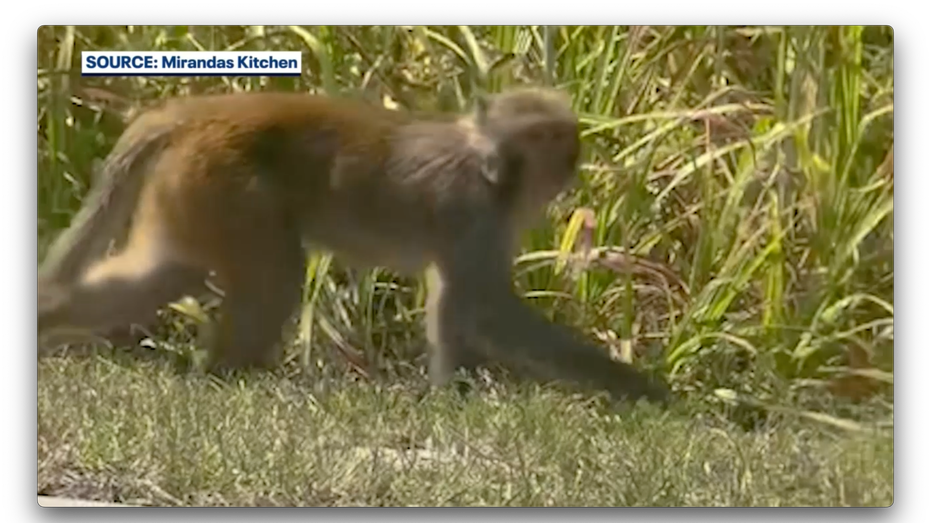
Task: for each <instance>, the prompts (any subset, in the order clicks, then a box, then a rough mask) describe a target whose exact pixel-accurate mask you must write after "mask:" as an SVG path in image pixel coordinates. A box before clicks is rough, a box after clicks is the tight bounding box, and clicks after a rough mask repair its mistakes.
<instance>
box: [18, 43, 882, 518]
mask: <svg viewBox="0 0 931 523" xmlns="http://www.w3.org/2000/svg"><path fill="white" fill-rule="evenodd" d="M91 49H108V50H166V51H182V50H300V51H303V52H304V55H303V56H304V60H303V67H304V69H305V73H304V74H303V75H302V76H301V77H300V78H245V77H243V78H241V77H236V78H211V77H203V78H154V77H153V78H149V77H121V78H91V77H86V78H84V77H81V76H80V51H82V50H91ZM523 83H553V84H556V85H558V86H561V87H563V88H565V89H566V90H567V91H569V92H570V93H572V95H573V100H574V103H575V107H576V109H577V111H578V112H579V114H580V115H581V116H582V120H583V124H584V130H583V133H584V138H585V145H586V157H585V162H584V165H583V168H582V172H581V176H582V180H581V182H580V184H579V185H578V187H577V188H576V190H574V191H572V192H570V193H567V194H566V195H565V196H564V197H563V198H562V199H561V200H560V201H559V202H557V203H556V204H555V205H554V206H553V208H552V209H551V213H550V215H549V217H548V219H547V220H546V221H545V222H544V223H541V225H540V227H539V228H537V229H536V230H534V231H533V232H532V233H531V234H529V235H528V237H527V238H526V240H525V242H524V245H523V246H524V250H523V253H522V255H521V256H520V257H519V258H518V259H517V260H516V261H515V273H516V275H517V286H518V289H519V290H520V291H521V292H522V293H523V294H524V295H525V297H526V299H528V300H531V301H532V302H534V303H535V306H537V307H539V308H540V309H541V310H545V311H548V314H550V315H551V317H552V318H553V319H555V320H556V321H559V322H563V323H566V324H570V325H574V326H578V327H580V328H582V329H584V330H585V331H586V332H587V333H589V334H590V335H591V336H592V337H595V338H597V339H601V340H602V341H603V342H604V343H605V344H606V345H607V346H609V348H610V349H611V350H612V351H614V352H615V353H616V354H617V355H618V357H622V358H628V359H632V360H633V361H634V362H635V364H636V365H638V366H640V367H644V368H648V369H650V370H651V371H653V372H657V373H662V374H663V375H664V376H666V377H667V379H668V380H669V381H670V382H671V383H672V385H673V387H674V388H675V390H676V391H677V394H678V395H679V396H680V398H682V402H681V403H680V404H678V405H677V406H676V407H674V408H673V409H672V410H671V411H670V412H667V413H662V414H661V413H660V412H659V411H656V410H653V409H650V408H645V407H638V408H635V409H631V410H630V411H629V412H625V413H623V414H622V415H620V416H618V415H617V414H616V413H615V414H605V413H604V412H603V410H602V409H601V408H600V404H599V403H598V402H595V403H592V402H586V400H585V399H584V398H581V397H573V396H569V395H565V394H560V393H558V392H556V391H553V390H550V389H548V388H546V387H543V388H540V387H532V386H529V385H523V384H522V385H515V386H512V385H511V384H508V385H505V384H501V383H494V382H492V383H489V382H481V383H476V385H477V393H476V394H474V395H468V396H467V397H466V398H459V397H456V396H455V395H453V394H452V393H450V392H449V391H430V392H426V391H425V390H423V387H424V381H425V380H424V378H423V376H422V372H423V371H422V369H421V368H420V366H421V364H422V361H421V359H420V353H421V352H422V348H423V344H424V340H423V335H422V328H421V321H422V304H423V303H422V302H423V297H424V295H423V285H422V282H421V281H420V280H417V279H403V278H399V277H397V276H396V275H393V274H390V273H387V272H385V271H383V270H373V271H358V270H352V269H350V268H347V267H345V266H343V265H342V264H340V261H339V260H338V259H331V258H330V257H329V256H327V255H314V257H313V258H312V263H311V264H310V266H309V270H308V273H307V283H308V285H307V287H306V292H305V301H304V307H303V310H302V314H301V317H300V322H299V328H298V329H296V332H295V334H296V335H295V336H294V341H293V343H291V345H290V347H289V350H288V362H287V364H286V365H285V366H284V368H283V369H282V371H281V372H279V373H275V374H274V375H270V376H265V377H254V376H250V377H244V378H243V379H242V380H239V381H236V382H235V383H219V382H215V381H213V380H211V379H209V378H207V377H204V376H202V375H199V374H197V373H196V372H193V373H192V372H181V373H178V372H171V371H170V369H171V368H172V366H171V364H169V363H166V362H165V361H164V360H165V359H164V356H165V355H173V358H172V363H175V364H177V363H180V364H182V366H187V365H189V364H190V363H196V361H197V360H198V358H199V354H200V351H199V348H198V347H199V344H198V340H197V338H196V336H195V335H194V334H193V332H194V330H193V329H192V328H191V327H192V325H193V324H196V323H198V322H199V321H202V320H203V318H204V316H205V315H206V314H210V313H211V312H212V307H213V304H210V303H201V304H198V303H193V302H191V301H185V302H180V303H178V304H176V305H175V306H174V307H173V310H172V311H170V312H168V313H166V314H165V316H164V320H165V321H164V322H163V325H162V327H161V329H160V331H159V332H157V333H155V334H156V335H153V336H152V337H151V339H147V340H145V341H144V343H142V344H141V345H142V346H143V348H138V347H137V348H136V349H134V350H135V352H136V353H139V352H140V351H142V352H146V351H148V352H152V353H155V354H156V355H158V357H159V358H160V359H156V360H155V361H154V362H153V361H150V360H149V359H148V358H141V357H139V356H140V354H135V355H134V356H133V357H131V358H130V357H127V355H126V354H123V352H124V350H122V349H121V350H110V351H107V350H103V349H101V350H98V351H97V352H96V354H97V356H96V357H94V358H90V359H88V358H82V357H80V356H79V355H76V354H75V353H74V352H73V351H72V352H70V353H67V354H64V355H62V356H59V357H55V358H47V359H43V360H42V361H40V365H39V433H38V438H39V490H40V492H41V491H47V492H50V493H54V492H76V493H78V494H80V493H81V492H84V491H81V490H80V488H78V487H75V485H85V484H93V485H97V486H96V487H94V489H91V491H87V492H85V494H86V495H88V496H104V497H107V496H111V497H115V498H118V499H121V500H126V499H136V500H141V501H144V502H147V503H155V504H276V505H277V504H285V505H290V504H324V505H334V504H338V505H347V504H349V505H355V504H376V505H408V504H414V505H435V504H454V505H458V504H467V505H471V504H494V505H497V504H516V505H528V504H529V505H618V504H620V505H798V504H801V505H889V504H891V502H892V434H891V427H892V405H893V395H892V383H893V361H894V359H893V303H894V298H893V252H894V249H893V212H892V211H893V185H894V176H893V152H892V151H893V36H892V29H891V28H889V27H850V26H846V27H787V28H783V27H723V26H720V27H719V26H712V27H704V26H701V27H686V26H677V27H550V28H543V27H534V26H516V27H393V26H392V27H387V26H381V27H267V26H259V27H254V26H253V27H164V26H158V27H154V26H133V27H126V26H120V27H90V26H85V27H63V26H59V27H51V26H47V27H43V28H41V29H40V31H39V64H38V100H39V104H38V107H39V110H38V115H37V117H38V119H37V124H38V134H39V148H38V151H37V152H38V192H39V205H38V207H39V216H38V218H39V225H38V236H39V239H40V241H39V245H40V248H39V250H40V252H39V255H40V258H41V256H42V254H43V252H42V251H43V250H44V246H45V245H47V242H48V241H49V240H50V238H51V237H52V235H53V234H54V233H55V232H56V231H58V230H60V229H61V228H62V227H64V226H66V225H67V223H68V222H69V220H70V217H71V216H72V215H73V213H74V212H75V210H76V209H77V207H78V206H79V204H80V199H81V197H82V196H83V195H84V193H85V192H86V191H87V189H88V186H89V183H90V181H91V179H92V176H93V172H94V165H95V163H96V162H97V161H98V160H99V159H101V158H103V157H104V156H105V155H106V154H107V153H108V152H109V150H110V148H111V146H112V145H113V143H114V141H115V140H116V138H117V137H118V136H119V134H120V132H121V130H122V129H123V127H124V126H125V120H126V119H127V118H130V117H131V116H132V115H133V114H135V113H136V112H138V110H140V109H141V108H144V107H145V105H146V104H149V103H152V102H154V101H157V100H159V99H162V98H166V97H170V96H184V95H187V94H192V93H205V92H229V91H238V90H260V89H277V90H289V91H304V92H326V93H331V94H340V95H348V96H357V97H362V98H367V99H370V100H372V101H373V102H375V103H384V104H386V105H388V106H391V107H395V106H398V107H400V108H409V109H416V110H444V111H454V110H461V109H463V108H465V107H467V106H468V105H469V104H470V102H471V100H472V99H473V98H474V96H475V95H476V94H479V93H482V92H495V91H499V90H501V89H504V88H507V87H508V86H510V85H515V84H523ZM152 349H155V350H152ZM175 367H177V365H175ZM747 431H749V432H747ZM660 435H661V436H660ZM360 449H361V450H360ZM425 449H426V450H425ZM633 449H636V450H633ZM402 450H403V452H402ZM414 450H417V451H418V452H420V451H423V452H426V453H427V455H428V457H426V458H423V459H421V460H419V461H418V460H414V458H413V457H412V456H415V454H412V452H414ZM428 450H429V452H427V451H428ZM382 451H384V455H380V454H378V453H379V452H382ZM360 452H361V454H360ZM373 453H374V454H373ZM399 453H400V454H399ZM417 455H419V454H417ZM450 456H453V457H452V458H451V457H450ZM447 458H448V459H447ZM412 460H414V461H412ZM415 461H416V463H415ZM423 463H426V465H423ZM76 478H77V479H76ZM80 478H84V479H80ZM87 478H91V479H87ZM709 480H710V481H709ZM100 485H111V486H113V485H119V488H117V487H116V486H113V487H112V488H110V487H108V488H110V489H109V490H107V489H103V490H101V487H100ZM95 489H96V490H95ZM88 492H89V493H88Z"/></svg>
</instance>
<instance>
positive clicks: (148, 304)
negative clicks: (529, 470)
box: [38, 89, 666, 399]
mask: <svg viewBox="0 0 931 523" xmlns="http://www.w3.org/2000/svg"><path fill="white" fill-rule="evenodd" d="M578 160H579V130H578V120H577V117H576V115H575V114H574V113H573V111H572V109H571V107H570V104H569V100H568V98H567V97H566V96H564V95H563V94H561V93H559V92H558V91H555V90H547V89H521V90H514V91H510V92H506V93H504V94H499V95H494V96H491V97H489V98H488V99H487V100H483V101H482V102H480V103H478V104H477V107H476V109H475V110H474V111H473V112H472V113H471V114H469V115H465V116H460V117H456V118H448V117H437V118H424V117H417V116H414V115H411V114H408V113H405V112H399V111H392V110H388V109H385V108H381V107H376V106H371V105H368V104H363V103H360V102H353V101H350V100H345V99H340V98H331V97H321V96H309V95H305V94H285V93H251V94H230V95H218V96H204V97H190V98H183V99H176V100H171V101H169V102H167V103H166V104H164V105H163V106H161V107H159V108H156V109H152V110H149V111H148V112H145V113H143V114H142V115H140V116H139V117H138V118H137V119H136V120H135V121H134V122H133V123H132V124H131V125H129V127H128V128H127V129H126V131H125V133H124V134H123V136H122V137H121V138H120V139H119V141H118V142H117V144H116V145H115V147H114V149H113V151H112V152H111V154H110V155H109V157H108V158H107V160H106V161H105V163H104V167H103V171H102V173H101V177H100V179H99V182H98V183H97V184H95V186H94V188H93V189H92V191H91V193H90V194H89V195H88V197H87V198H86V200H85V203H84V206H83V208H82V209H81V211H80V212H79V213H78V214H77V215H76V216H75V218H74V221H73V224H72V225H71V226H70V228H69V229H68V230H66V231H65V232H64V233H62V235H61V236H60V237H59V238H58V239H57V240H56V241H55V243H54V244H53V245H52V247H51V249H50V251H49V253H48V256H47V257H46V259H45V261H44V263H43V265H42V266H41V267H40V270H39V311H38V329H39V333H40V336H41V335H42V334H43V333H49V332H55V331H59V332H60V331H61V330H62V329H77V330H79V331H94V332H104V331H106V330H108V329H112V328H114V327H118V326H124V325H128V324H131V323H134V322H138V321H142V320H145V319H147V318H150V317H151V316H152V314H153V312H154V311H156V310H157V309H158V308H159V307H161V306H162V305H164V304H166V303H167V302H170V301H173V300H175V299H178V298H180V297H181V296H183V295H185V294H194V293H196V292H198V291H199V290H200V289H202V288H203V285H204V281H205V278H206V277H207V276H208V274H210V273H212V274H213V275H214V276H215V280H213V281H215V283H216V284H217V285H218V286H219V287H220V288H221V289H222V290H223V291H224V299H223V304H222V306H221V310H220V321H219V325H218V327H219V328H218V329H217V332H216V334H217V336H215V340H214V342H213V343H212V346H211V347H209V359H208V366H209V368H210V369H212V370H224V369H237V368H256V367H259V368H261V367H269V366H272V365H274V364H275V363H276V361H277V359H278V358H279V352H280V348H279V343H280V341H281V337H282V327H283V325H284V323H285V322H286V321H287V320H288V319H289V318H290V317H291V315H292V314H293V312H294V310H295V309H296V307H297V306H298V305H299V301H300V297H301V285H302V283H303V279H304V276H305V263H306V261H305V258H306V248H307V247H309V248H317V249H326V250H328V251H331V252H334V253H335V254H337V255H338V256H342V257H343V258H344V259H347V260H349V261H350V262H354V263H356V264H358V265H360V266H362V265H364V266H374V265H377V266H384V267H388V268H391V269H393V270H395V271H398V272H399V273H402V274H413V273H417V272H419V271H422V270H424V269H426V268H429V269H430V273H429V274H430V278H429V280H430V285H429V290H430V296H429V299H428V302H429V303H428V310H427V337H428V340H429V342H430V345H431V350H430V353H431V354H430V356H431V357H430V364H429V373H430V376H431V381H432V382H433V383H434V384H436V385H442V384H444V383H446V382H447V381H448V380H449V379H450V378H451V376H452V374H453V373H454V371H455V370H456V369H457V368H459V367H462V366H465V367H471V366H474V365H476V364H478V363H480V362H485V361H494V362H498V363H501V364H503V365H504V366H505V367H510V368H512V369H514V370H517V371H519V372H522V373H526V374H529V375H531V376H532V377H534V378H536V379H539V380H559V381H564V382H568V383H574V384H576V385H582V386H587V387H591V388H594V389H597V390H606V391H609V392H610V393H611V394H612V395H613V396H615V397H618V398H623V397H630V398H639V397H647V398H649V399H663V398H665V396H666V389H665V387H664V386H663V385H662V384H660V383H654V382H652V381H651V380H649V379H648V378H647V377H646V376H644V375H642V374H640V373H639V372H637V371H636V370H634V368H633V367H631V366H629V365H627V364H624V363H621V362H617V361H614V360H612V359H611V358H610V357H609V356H608V354H607V353H606V351H604V350H602V349H601V348H600V347H598V346H597V345H594V344H592V343H589V342H587V341H583V340H581V339H579V338H578V337H577V335H576V333H575V332H574V331H572V330H570V329H569V328H566V327H563V326H560V325H556V324H554V323H552V322H550V321H548V320H547V319H546V318H545V317H544V316H543V315H541V314H539V313H538V312H536V311H535V310H534V309H532V308H531V307H530V306H528V305H527V304H525V303H524V302H523V301H522V300H521V299H520V298H519V297H518V296H517V295H516V294H515V293H514V291H513V287H512V280H511V272H510V269H511V264H512V258H513V255H514V254H515V252H514V251H515V248H516V240H517V237H518V235H519V233H520V232H521V231H522V230H523V229H525V228H527V227H529V226H530V225H531V224H532V221H533V219H534V218H535V217H537V216H538V215H539V214H541V213H542V210H543V209H544V208H545V206H546V205H547V204H548V203H549V202H550V201H551V200H552V199H553V198H554V197H555V196H557V194H559V193H560V192H561V191H562V190H564V189H566V188H567V186H568V185H569V184H570V183H571V182H572V181H573V180H574V179H575V177H576V169H577V163H578ZM124 237H125V242H124V245H123V247H122V250H120V251H119V252H118V253H117V254H115V255H112V256H106V251H107V249H108V247H109V245H110V243H111V241H113V240H114V239H119V238H124Z"/></svg>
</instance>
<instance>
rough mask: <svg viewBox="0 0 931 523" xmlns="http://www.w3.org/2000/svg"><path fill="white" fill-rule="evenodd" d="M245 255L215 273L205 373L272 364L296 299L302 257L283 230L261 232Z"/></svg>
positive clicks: (295, 239) (291, 235)
mask: <svg viewBox="0 0 931 523" xmlns="http://www.w3.org/2000/svg"><path fill="white" fill-rule="evenodd" d="M260 238H261V239H259V240H257V241H256V244H254V245H253V246H252V247H253V249H252V250H251V252H248V253H245V252H239V253H237V254H236V256H238V258H235V261H236V264H235V265H233V264H229V265H228V266H227V267H225V268H224V269H222V270H221V269H218V270H217V281H218V283H219V286H220V287H221V289H222V290H223V293H224V298H223V303H222V305H221V308H220V320H219V325H218V329H217V331H216V332H215V333H214V338H213V340H212V342H211V346H210V355H209V359H208V362H207V367H208V370H209V371H211V372H222V371H229V370H236V369H267V368H271V367H273V366H274V365H276V364H277V362H278V359H279V354H280V345H281V342H282V337H283V329H284V326H285V324H286V322H287V321H288V319H290V318H291V316H292V315H293V314H294V312H295V310H296V309H297V307H298V305H299V304H300V300H301V289H302V284H303V279H304V276H305V274H304V273H305V266H306V265H305V264H306V253H305V252H304V249H303V247H302V245H301V242H300V237H299V236H298V235H297V234H296V233H294V231H291V230H289V229H287V228H286V229H284V230H279V229H277V228H268V229H267V230H264V231H261V236H260Z"/></svg>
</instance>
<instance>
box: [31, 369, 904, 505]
mask: <svg viewBox="0 0 931 523" xmlns="http://www.w3.org/2000/svg"><path fill="white" fill-rule="evenodd" d="M39 380H40V383H41V384H42V385H41V387H40V390H39V429H38V437H39V439H38V441H39V456H38V460H39V467H38V468H39V486H38V488H39V492H40V494H48V495H71V496H76V497H81V498H90V499H97V500H108V501H120V502H131V503H138V504H146V505H159V506H165V505H167V506H179V505H183V506H192V505H193V506H475V505H479V506H488V505H490V506H888V505H890V504H891V503H892V501H893V494H892V484H893V483H892V480H893V474H892V472H893V471H892V453H893V440H892V432H891V430H878V431H867V432H863V433H855V432H849V431H838V430H836V429H833V428H831V427H827V426H824V425H819V424H815V423H810V422H806V421H804V420H797V419H792V418H790V417H782V418H772V419H771V420H770V421H768V422H767V423H766V424H764V425H762V426H760V427H759V428H758V429H756V430H752V431H749V432H748V431H746V430H744V429H742V428H740V427H739V426H737V425H735V424H734V423H733V422H730V421H728V420H727V419H726V418H724V417H723V416H720V415H715V414H713V413H711V412H705V413H704V414H701V413H697V412H696V407H695V406H694V405H688V404H684V405H680V406H678V407H676V408H674V409H673V410H672V411H669V412H660V411H659V410H658V409H656V408H653V407H650V406H646V405H638V406H633V407H623V408H622V409H621V410H616V409H608V408H605V407H604V406H598V405H593V404H592V403H591V401H590V400H585V399H584V398H581V397H574V396H570V395H567V394H564V393H560V392H558V391H553V390H547V389H540V388H538V387H530V386H502V385H500V384H484V385H483V384H479V385H478V386H477V389H476V390H475V391H474V393H472V394H468V395H467V396H466V397H464V398H463V397H460V396H459V395H458V394H457V393H455V392H453V391H449V390H443V391H435V390H434V391H426V390H424V388H423V386H422V383H423V382H421V381H419V380H418V381H416V382H414V381H409V382H407V383H404V382H401V383H398V382H396V381H394V382H391V383H383V384H377V383H370V382H359V383H353V382H351V381H349V380H346V379H338V380H329V381H328V380H322V381H318V382H316V383H309V382H300V381H295V380H293V379H287V378H283V377H280V376H274V375H264V376H262V377H257V378H252V379H248V380H247V379H241V380H230V381H224V382H217V381H215V380H211V379H208V378H205V377H198V376H192V375H190V374H181V375H179V374H177V373H176V372H174V371H173V370H171V368H170V367H168V366H166V365H163V364H160V363H155V362H150V363H147V364H140V363H139V361H138V360H135V359H132V358H127V357H109V358H69V357H64V358H49V359H47V360H44V361H43V362H42V363H41V364H40V367H39Z"/></svg>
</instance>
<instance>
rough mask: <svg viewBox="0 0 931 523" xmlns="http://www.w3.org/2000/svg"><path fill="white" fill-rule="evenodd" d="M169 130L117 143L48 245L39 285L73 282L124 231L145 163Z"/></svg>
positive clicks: (164, 141) (143, 176) (160, 146)
mask: <svg viewBox="0 0 931 523" xmlns="http://www.w3.org/2000/svg"><path fill="white" fill-rule="evenodd" d="M170 131H171V129H170V127H162V128H157V129H154V130H148V132H145V133H143V134H141V135H139V134H136V135H135V136H134V137H133V138H129V139H128V140H127V141H125V142H124V141H123V140H120V142H118V143H117V145H116V146H115V147H114V150H113V152H111V153H110V155H109V156H108V157H107V159H106V160H105V162H104V165H103V167H102V169H101V172H100V176H99V177H98V179H97V183H95V184H94V186H93V188H92V189H91V191H90V192H89V194H88V195H87V196H86V197H85V200H84V204H83V205H82V206H81V210H80V211H78V213H77V214H76V215H75V216H74V218H73V219H72V222H71V225H70V226H69V227H68V229H66V230H65V231H64V232H62V233H61V235H59V237H58V238H57V239H56V240H55V241H54V242H53V243H52V245H51V246H50V247H49V250H48V253H47V254H46V256H45V261H44V262H43V263H42V265H41V267H40V268H39V281H40V283H45V284H65V285H67V284H70V283H72V282H73V281H74V280H75V279H76V278H78V276H79V275H80V274H81V272H83V271H84V269H86V268H87V266H88V265H89V264H90V263H92V262H93V261H95V260H97V259H99V258H101V257H102V256H103V255H104V254H105V253H106V250H107V248H108V247H109V245H110V241H111V240H113V239H114V238H115V237H116V236H117V235H118V234H119V233H120V232H122V231H124V230H126V228H127V226H128V224H129V221H130V219H131V218H132V214H133V211H134V210H135V208H136V203H137V201H138V200H139V195H140V193H141V192H142V187H143V186H144V184H145V180H146V174H147V172H148V167H149V164H150V162H151V161H152V160H153V159H154V158H156V157H157V156H158V153H160V152H161V151H163V150H164V149H165V146H166V144H167V142H168V137H169V135H170ZM121 142H123V143H121Z"/></svg>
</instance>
